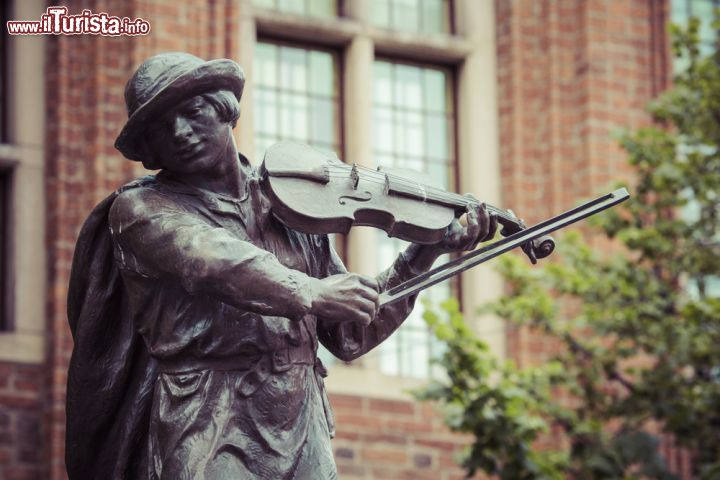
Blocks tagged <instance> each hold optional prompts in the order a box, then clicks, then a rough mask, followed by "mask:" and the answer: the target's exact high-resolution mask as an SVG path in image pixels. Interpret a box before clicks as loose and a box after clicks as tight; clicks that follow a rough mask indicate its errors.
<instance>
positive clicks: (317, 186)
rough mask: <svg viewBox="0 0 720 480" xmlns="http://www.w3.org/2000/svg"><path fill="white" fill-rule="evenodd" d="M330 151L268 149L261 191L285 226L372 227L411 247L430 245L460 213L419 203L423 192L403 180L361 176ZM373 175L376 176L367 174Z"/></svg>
mask: <svg viewBox="0 0 720 480" xmlns="http://www.w3.org/2000/svg"><path fill="white" fill-rule="evenodd" d="M354 172H355V173H353V167H352V166H351V165H347V164H345V163H343V162H342V161H341V160H340V159H338V158H337V156H335V155H334V154H332V153H325V152H320V151H319V150H316V149H314V148H312V147H310V146H307V145H303V144H299V143H293V142H280V143H276V144H274V145H273V146H271V147H270V148H269V149H268V151H267V153H266V154H265V158H264V161H263V165H262V166H261V167H260V174H261V185H262V186H263V191H264V192H265V194H266V195H267V196H268V198H269V199H270V201H271V203H272V205H273V214H274V215H275V216H276V217H277V218H278V219H279V220H280V221H281V222H283V223H284V224H285V225H287V226H288V227H290V228H292V229H295V230H298V231H301V232H305V233H314V234H327V233H348V232H349V231H350V229H351V228H352V227H353V226H370V227H375V228H379V229H381V230H384V231H385V232H387V234H388V235H389V236H391V237H397V238H400V239H402V240H406V241H409V242H413V243H421V244H433V243H437V242H439V241H441V240H442V239H443V238H444V235H445V230H446V228H447V226H448V225H449V224H450V223H451V222H452V220H453V218H455V217H456V216H458V213H460V214H461V213H464V211H465V210H464V209H463V208H460V211H459V212H457V210H458V208H457V207H450V206H448V205H443V204H441V203H437V202H424V203H418V198H421V197H422V191H421V189H417V190H418V192H417V194H416V195H413V193H414V192H405V191H404V190H410V189H411V188H405V187H407V186H408V185H406V184H405V183H404V182H400V181H396V182H395V184H393V179H392V178H387V176H385V175H383V174H382V173H380V172H377V174H376V175H372V174H368V173H367V172H362V173H360V172H359V171H358V170H357V169H355V171H354ZM371 173H375V172H371Z"/></svg>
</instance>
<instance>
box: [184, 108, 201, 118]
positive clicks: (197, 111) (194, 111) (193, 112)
mask: <svg viewBox="0 0 720 480" xmlns="http://www.w3.org/2000/svg"><path fill="white" fill-rule="evenodd" d="M201 112H202V108H200V107H193V108H191V109H190V110H188V112H187V113H188V115H190V116H191V117H197V116H198V115H200V113H201Z"/></svg>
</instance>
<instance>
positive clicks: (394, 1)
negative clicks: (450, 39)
mask: <svg viewBox="0 0 720 480" xmlns="http://www.w3.org/2000/svg"><path fill="white" fill-rule="evenodd" d="M370 8H371V12H372V13H371V22H372V24H373V25H374V26H376V27H382V28H387V29H390V30H401V31H410V32H422V33H450V32H451V28H450V3H449V1H448V0H372V3H371V6H370Z"/></svg>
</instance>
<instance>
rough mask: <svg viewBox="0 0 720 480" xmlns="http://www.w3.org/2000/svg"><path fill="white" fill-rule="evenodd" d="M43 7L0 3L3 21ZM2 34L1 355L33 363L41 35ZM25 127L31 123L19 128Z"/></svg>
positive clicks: (39, 315) (41, 255)
mask: <svg viewBox="0 0 720 480" xmlns="http://www.w3.org/2000/svg"><path fill="white" fill-rule="evenodd" d="M8 3H9V5H8ZM45 8H46V5H45V4H44V2H42V1H41V0H26V1H23V2H12V1H11V2H7V1H5V2H0V11H2V15H6V17H5V18H3V22H4V21H5V19H6V18H7V16H10V17H11V18H19V19H27V18H39V17H40V15H42V14H43V13H44V12H45ZM1 28H3V29H4V28H5V25H2V27H1ZM1 37H2V48H3V49H4V51H3V52H2V55H1V56H0V64H3V63H4V65H3V69H2V75H1V76H0V78H1V81H2V88H3V89H4V91H2V94H0V111H3V114H4V118H3V122H4V123H3V130H4V131H3V135H4V137H3V138H2V139H0V310H1V312H0V317H2V318H1V319H0V361H11V362H23V363H39V362H42V361H43V359H44V357H45V347H46V344H45V340H46V339H45V331H46V330H47V328H46V323H47V316H46V313H47V312H46V311H45V305H44V303H43V302H41V301H38V299H39V298H45V294H46V292H45V288H46V285H45V278H46V276H45V273H46V270H47V263H46V260H47V258H46V253H45V251H46V248H45V247H46V245H45V240H46V238H45V225H46V224H45V220H46V218H45V212H44V210H43V208H42V206H43V205H44V204H45V195H46V190H45V188H44V180H43V179H44V174H45V171H44V168H45V129H44V127H43V126H44V122H45V120H46V109H45V95H44V93H45V87H46V82H45V76H44V75H43V69H44V67H45V60H46V58H45V51H46V49H45V47H46V44H45V41H46V37H45V36H44V35H23V36H10V35H7V34H3V35H1ZM17 105H22V106H23V108H15V107H16V106H17ZM27 125H32V127H31V128H24V126H27ZM13 127H15V128H13ZM20 187H22V188H20Z"/></svg>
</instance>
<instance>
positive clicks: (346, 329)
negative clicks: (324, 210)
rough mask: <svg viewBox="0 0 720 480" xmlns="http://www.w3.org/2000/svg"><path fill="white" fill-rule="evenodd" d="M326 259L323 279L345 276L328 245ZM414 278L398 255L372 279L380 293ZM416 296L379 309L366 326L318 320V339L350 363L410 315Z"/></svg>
mask: <svg viewBox="0 0 720 480" xmlns="http://www.w3.org/2000/svg"><path fill="white" fill-rule="evenodd" d="M326 248H327V250H328V251H327V252H326V256H329V259H330V260H329V262H328V265H327V271H326V275H327V276H329V275H335V274H338V273H346V272H347V269H346V268H345V266H344V265H343V263H342V261H341V260H340V258H339V257H338V255H337V253H335V250H334V249H333V248H332V246H331V245H330V244H329V242H328V243H327V245H326ZM415 275H416V273H415V272H413V271H412V269H411V267H410V265H409V264H408V263H407V261H406V260H405V258H404V257H403V255H402V254H401V255H399V256H398V258H397V259H396V260H395V262H393V264H392V265H391V266H390V268H388V269H387V270H385V271H384V272H382V273H381V274H380V275H378V276H377V277H376V278H377V280H378V283H379V285H380V287H381V290H382V291H385V290H388V289H390V288H392V287H394V286H396V285H398V284H400V283H402V282H404V281H406V280H409V279H410V278H412V277H414V276H415ZM416 299H417V295H412V296H410V297H407V298H405V299H404V300H400V301H398V302H395V303H392V304H390V305H387V306H385V307H382V308H381V309H380V310H379V311H378V313H377V315H376V317H375V319H374V320H373V321H372V323H371V324H370V325H368V326H364V325H362V324H361V323H359V322H340V321H338V319H323V318H318V322H317V331H318V339H319V340H320V342H321V343H322V344H323V345H324V346H325V348H327V349H328V350H329V351H330V352H331V353H332V354H333V355H335V356H336V357H338V358H339V359H341V360H343V361H350V360H354V359H356V358H358V357H360V356H362V355H364V354H366V353H367V352H369V351H370V350H372V349H373V348H375V347H376V346H377V345H379V344H380V343H382V342H383V340H385V339H386V338H388V337H389V336H390V334H392V333H393V332H394V331H395V330H396V329H397V328H398V327H399V326H400V325H401V324H402V323H403V322H404V321H405V319H406V318H407V316H408V315H410V312H412V309H413V306H414V305H415V300H416Z"/></svg>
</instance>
